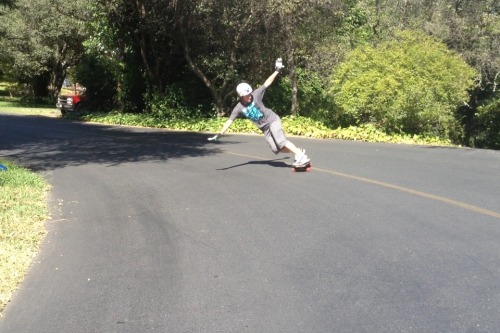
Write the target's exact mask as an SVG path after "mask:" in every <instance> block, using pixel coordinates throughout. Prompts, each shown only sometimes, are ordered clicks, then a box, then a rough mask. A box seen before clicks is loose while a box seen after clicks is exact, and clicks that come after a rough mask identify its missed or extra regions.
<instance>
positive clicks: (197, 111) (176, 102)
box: [144, 85, 202, 121]
mask: <svg viewBox="0 0 500 333" xmlns="http://www.w3.org/2000/svg"><path fill="white" fill-rule="evenodd" d="M144 99H145V101H146V109H145V110H146V112H147V113H148V114H150V115H152V116H153V117H154V118H157V119H159V120H173V121H177V120H185V119H190V118H201V115H202V112H201V108H193V107H189V102H188V97H187V96H186V95H185V91H184V90H183V89H181V88H180V87H179V86H176V85H171V86H170V87H169V88H168V89H167V91H166V92H164V93H159V92H156V91H152V92H147V93H146V96H145V98H144Z"/></svg>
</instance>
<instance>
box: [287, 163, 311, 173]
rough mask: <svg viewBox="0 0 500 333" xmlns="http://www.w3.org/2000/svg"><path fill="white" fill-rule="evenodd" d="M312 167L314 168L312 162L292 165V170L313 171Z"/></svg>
mask: <svg viewBox="0 0 500 333" xmlns="http://www.w3.org/2000/svg"><path fill="white" fill-rule="evenodd" d="M311 168H312V164H311V162H309V163H307V164H305V165H302V166H295V165H292V172H309V171H311Z"/></svg>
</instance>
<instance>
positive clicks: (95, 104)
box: [75, 53, 117, 110]
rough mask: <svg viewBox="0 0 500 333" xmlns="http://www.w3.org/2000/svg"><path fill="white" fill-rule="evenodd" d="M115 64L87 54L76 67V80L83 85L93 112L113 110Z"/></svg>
mask: <svg viewBox="0 0 500 333" xmlns="http://www.w3.org/2000/svg"><path fill="white" fill-rule="evenodd" d="M112 66H113V63H112V62H111V61H109V60H108V59H107V58H104V57H99V56H96V55H94V54H89V53H87V54H86V55H85V56H84V57H83V59H82V61H81V62H80V63H79V64H78V66H77V67H76V73H75V76H76V80H77V82H79V83H80V84H81V85H83V86H84V87H85V88H86V90H85V94H86V95H87V97H88V103H89V108H91V109H92V110H111V109H112V108H113V105H114V98H115V96H116V87H117V85H116V78H115V72H114V70H113V67H112Z"/></svg>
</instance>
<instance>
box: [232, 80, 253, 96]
mask: <svg viewBox="0 0 500 333" xmlns="http://www.w3.org/2000/svg"><path fill="white" fill-rule="evenodd" d="M252 91H253V90H252V87H250V85H249V84H248V83H240V84H238V86H237V87H236V92H237V93H238V96H240V97H243V96H246V95H250V94H251V93H252Z"/></svg>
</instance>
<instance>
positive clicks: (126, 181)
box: [0, 115, 500, 333]
mask: <svg viewBox="0 0 500 333" xmlns="http://www.w3.org/2000/svg"><path fill="white" fill-rule="evenodd" d="M207 137H208V135H202V134H193V133H183V132H170V131H165V130H151V129H140V128H130V127H112V126H102V125H89V124H80V123H72V122H67V121H62V120H59V119H49V118H34V117H20V116H10V115H0V155H1V156H2V157H3V158H8V159H10V160H13V161H17V162H18V163H20V164H22V165H24V166H26V167H29V168H31V169H33V170H36V171H37V172H39V173H41V174H43V175H44V177H45V178H46V179H47V180H48V181H49V182H50V183H51V184H52V186H53V188H52V190H51V192H50V195H49V198H48V201H49V206H50V210H51V214H52V219H51V220H50V221H48V222H47V228H48V230H49V234H48V236H47V237H46V239H45V241H44V243H43V245H42V247H41V253H40V254H39V256H38V257H37V258H36V260H35V262H34V264H33V266H32V268H31V269H30V271H29V274H28V276H27V278H26V279H25V281H24V283H23V284H22V286H21V288H20V289H19V291H18V292H17V293H16V294H15V296H14V299H13V301H12V302H11V303H10V304H9V305H8V307H7V309H6V310H5V311H4V318H2V319H0V332H15V333H20V332H47V333H53V332H134V333H137V332H356V333H362V332H370V333H373V332H398V333H401V332H425V333H429V332H467V333H472V332H483V333H484V332H500V310H499V309H500V152H495V151H487V150H472V149H458V148H437V147H420V146H404V145H389V144H370V143H361V142H343V141H336V140H309V139H300V138H293V139H292V141H293V142H294V143H296V144H297V145H298V146H302V147H304V148H306V150H307V152H308V155H309V156H310V157H311V159H312V164H313V170H312V171H311V172H310V173H297V174H296V173H292V172H291V169H290V167H289V165H290V164H291V163H292V158H291V157H290V158H287V155H278V156H275V155H273V154H272V153H271V151H270V150H269V149H268V147H267V143H266V142H265V140H264V139H263V138H262V137H259V136H242V135H241V136H240V135H229V136H226V137H224V138H223V140H222V142H220V143H209V142H208V141H207V140H206V138H207Z"/></svg>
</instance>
